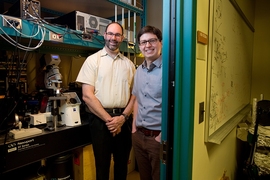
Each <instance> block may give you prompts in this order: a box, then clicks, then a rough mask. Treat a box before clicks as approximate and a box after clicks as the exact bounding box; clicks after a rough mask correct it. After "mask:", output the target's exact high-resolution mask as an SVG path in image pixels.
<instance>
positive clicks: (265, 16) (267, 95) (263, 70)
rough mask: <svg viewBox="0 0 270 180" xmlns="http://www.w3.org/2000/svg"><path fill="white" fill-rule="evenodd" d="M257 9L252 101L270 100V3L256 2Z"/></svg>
mask: <svg viewBox="0 0 270 180" xmlns="http://www.w3.org/2000/svg"><path fill="white" fill-rule="evenodd" d="M255 7H256V8H255V23H254V24H255V26H254V28H255V33H254V46H253V48H254V51H253V65H252V67H253V69H252V89H251V99H252V98H258V99H259V97H260V94H264V99H268V100H270V35H269V32H270V11H269V9H270V1H269V0H256V6H255ZM251 102H252V101H251Z"/></svg>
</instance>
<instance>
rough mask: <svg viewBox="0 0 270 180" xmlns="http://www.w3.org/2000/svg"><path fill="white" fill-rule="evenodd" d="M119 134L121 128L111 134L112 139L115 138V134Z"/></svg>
mask: <svg viewBox="0 0 270 180" xmlns="http://www.w3.org/2000/svg"><path fill="white" fill-rule="evenodd" d="M120 132H121V128H118V129H117V130H116V132H114V133H113V137H114V136H116V135H117V134H119V133H120Z"/></svg>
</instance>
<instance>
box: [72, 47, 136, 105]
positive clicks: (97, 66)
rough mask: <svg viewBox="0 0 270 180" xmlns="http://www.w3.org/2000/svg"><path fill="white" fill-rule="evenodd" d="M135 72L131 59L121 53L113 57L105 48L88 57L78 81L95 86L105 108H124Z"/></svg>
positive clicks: (97, 95)
mask: <svg viewBox="0 0 270 180" xmlns="http://www.w3.org/2000/svg"><path fill="white" fill-rule="evenodd" d="M134 73H135V66H134V64H133V62H132V61H131V60H129V59H128V58H127V57H125V56H124V55H122V54H121V53H119V54H118V55H117V56H116V57H115V58H112V57H110V56H109V55H108V53H107V52H106V50H105V48H103V49H102V50H100V51H98V52H96V53H95V54H93V55H91V56H88V57H87V59H86V60H85V62H84V63H83V65H82V67H81V69H80V72H79V74H78V76H77V79H76V81H77V82H80V83H84V84H89V85H92V86H94V87H95V92H94V93H95V95H96V97H97V98H98V100H99V101H100V103H101V104H102V106H103V107H104V108H124V107H126V105H127V103H128V101H129V98H130V93H131V88H132V84H133V76H134Z"/></svg>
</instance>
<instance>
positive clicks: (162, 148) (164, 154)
mask: <svg viewBox="0 0 270 180" xmlns="http://www.w3.org/2000/svg"><path fill="white" fill-rule="evenodd" d="M167 152H168V143H167V141H161V144H160V159H161V161H162V163H163V164H166V165H167Z"/></svg>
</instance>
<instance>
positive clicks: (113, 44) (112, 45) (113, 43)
mask: <svg viewBox="0 0 270 180" xmlns="http://www.w3.org/2000/svg"><path fill="white" fill-rule="evenodd" d="M105 45H106V46H107V48H108V49H110V50H111V51H115V50H117V49H118V48H119V46H120V43H119V42H118V41H114V40H107V39H105Z"/></svg>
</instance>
